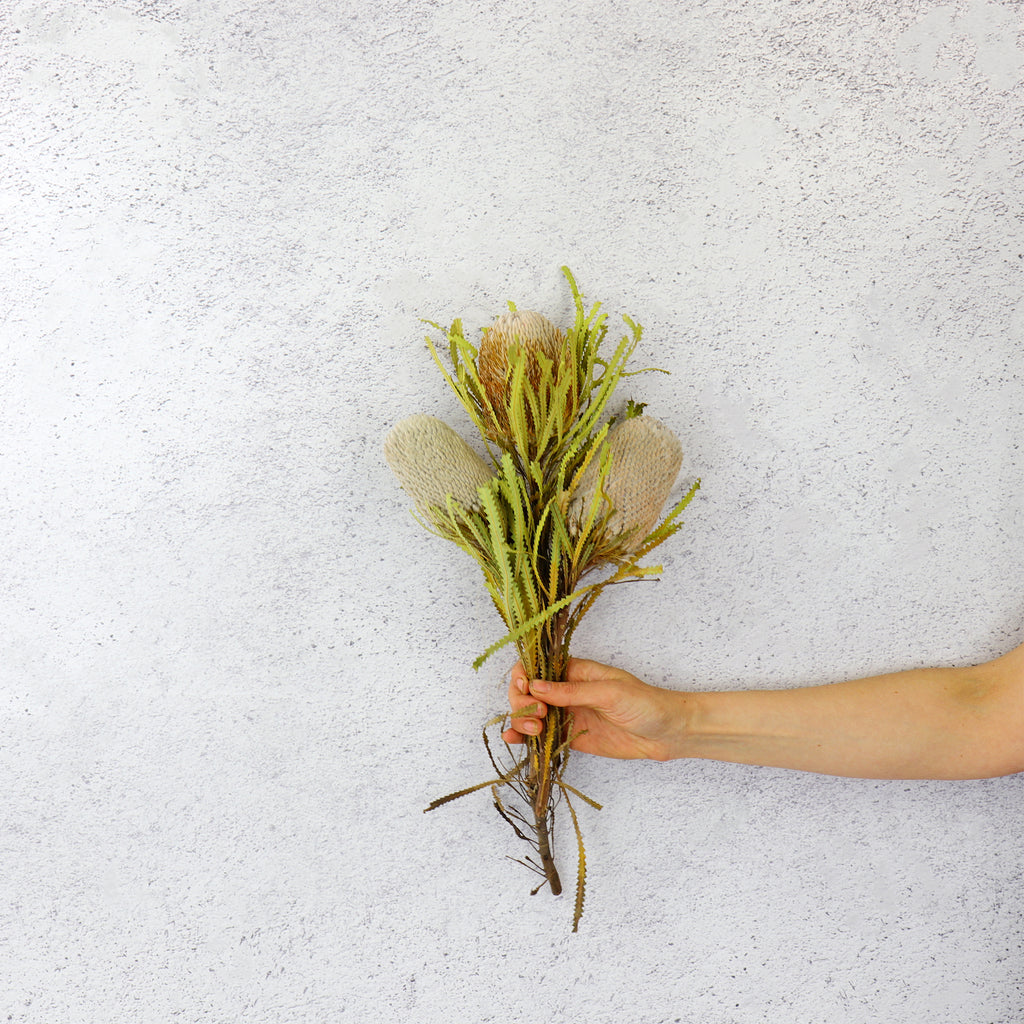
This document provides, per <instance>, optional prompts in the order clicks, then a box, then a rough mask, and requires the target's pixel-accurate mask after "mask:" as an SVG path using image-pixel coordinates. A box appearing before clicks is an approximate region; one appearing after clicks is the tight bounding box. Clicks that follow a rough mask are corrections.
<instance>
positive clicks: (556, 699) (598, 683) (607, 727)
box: [506, 646, 1024, 779]
mask: <svg viewBox="0 0 1024 1024" xmlns="http://www.w3.org/2000/svg"><path fill="white" fill-rule="evenodd" d="M568 675H569V681H568V682H566V683H554V684H547V685H548V688H547V689H544V688H543V684H538V683H537V682H533V683H531V684H530V685H529V687H528V688H526V680H525V678H524V677H523V674H522V668H521V667H520V666H516V669H515V670H514V671H513V677H512V684H511V686H510V688H509V699H510V703H511V705H512V709H513V711H516V710H519V709H522V708H523V707H526V706H528V705H529V704H534V703H538V702H539V704H538V712H537V713H536V714H534V715H530V716H524V717H522V718H516V719H515V727H514V728H513V729H510V730H508V732H507V733H506V738H507V739H508V740H509V741H510V742H521V740H522V737H523V735H524V734H526V733H530V732H537V731H538V730H539V726H540V722H539V718H540V717H541V716H542V715H543V714H544V713H546V710H547V705H548V704H552V705H558V706H560V707H568V708H571V709H572V711H573V714H574V716H575V722H576V728H577V729H586V730H587V731H586V733H585V734H584V735H582V736H580V737H579V738H578V739H577V740H576V742H575V743H574V744H573V745H574V747H576V748H577V749H579V750H583V751H587V752H589V753H595V754H602V755H604V756H606V757H625V758H636V757H642V758H650V759H653V760H659V761H667V760H672V759H674V758H684V757H696V758H709V759H712V760H717V761H732V762H735V763H738V764H759V765H769V766H773V767H778V768H794V769H798V770H801V771H810V772H820V773H822V774H826V775H845V776H852V777H857V778H877V779H972V778H988V777H992V776H997V775H1009V774H1012V773H1014V772H1018V771H1024V646H1022V647H1019V648H1017V649H1016V650H1014V651H1011V652H1010V653H1009V654H1007V655H1004V656H1003V657H1002V658H997V659H996V660H994V661H991V662H987V663H985V664H984V665H979V666H976V667H972V668H938V669H914V670H911V671H906V672H895V673H891V674H889V675H882V676H874V677H872V678H869V679H858V680H853V681H851V682H844V683H833V684H831V685H827V686H810V687H804V688H800V689H793V690H739V691H726V692H716V693H699V692H696V693H695V692H688V693H687V692H679V691H674V690H663V689H660V688H658V687H653V686H648V685H647V684H646V683H643V682H641V681H640V680H639V679H637V678H636V677H635V676H631V675H629V673H626V672H621V671H619V670H618V669H613V668H609V667H608V666H604V665H599V664H598V663H597V662H591V661H580V660H578V659H573V660H572V661H571V662H570V666H569V673H568Z"/></svg>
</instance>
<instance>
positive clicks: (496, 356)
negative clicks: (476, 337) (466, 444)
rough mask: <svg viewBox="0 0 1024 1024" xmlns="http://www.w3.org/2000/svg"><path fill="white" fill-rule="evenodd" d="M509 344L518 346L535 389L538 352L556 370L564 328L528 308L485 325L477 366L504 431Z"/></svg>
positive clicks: (537, 376) (562, 345)
mask: <svg viewBox="0 0 1024 1024" xmlns="http://www.w3.org/2000/svg"><path fill="white" fill-rule="evenodd" d="M512 346H518V347H519V349H520V351H521V352H523V353H524V355H525V358H526V360H527V364H526V376H527V378H528V380H529V381H530V386H531V387H532V388H533V389H534V390H536V389H537V387H538V385H539V383H540V376H541V370H540V362H539V361H538V358H537V357H538V354H539V355H543V356H545V357H546V358H547V359H549V360H551V362H552V363H553V364H554V366H555V368H556V371H557V367H558V365H559V362H560V359H561V355H562V350H563V348H564V346H565V331H563V330H561V329H559V328H558V327H556V326H555V325H554V324H553V323H552V322H551V321H550V320H549V319H548V318H547V317H545V316H542V315H541V314H540V313H532V312H530V311H529V310H522V311H520V310H516V311H515V312H509V313H502V314H501V316H499V317H498V318H497V319H496V320H495V321H494V323H493V324H491V326H490V327H485V328H484V335H483V339H482V340H481V342H480V352H479V354H478V355H477V359H476V369H477V373H478V374H479V376H480V383H481V384H483V386H484V390H485V391H486V392H487V397H488V399H489V400H490V403H491V407H492V408H493V409H494V414H495V416H496V417H497V419H498V425H499V426H500V427H501V428H502V429H503V430H507V429H508V417H507V410H508V399H509V395H508V385H509V371H510V369H511V360H510V358H509V355H510V353H509V350H510V348H512Z"/></svg>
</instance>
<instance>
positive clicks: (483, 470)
mask: <svg viewBox="0 0 1024 1024" xmlns="http://www.w3.org/2000/svg"><path fill="white" fill-rule="evenodd" d="M384 458H385V459H387V463H388V465H389V466H390V467H391V470H392V472H393V473H394V474H395V476H397V477H398V482H399V483H400V484H401V485H402V487H403V488H404V489H405V491H406V492H407V493H408V494H409V495H411V496H412V499H413V500H414V501H415V502H416V507H417V508H418V509H419V510H420V512H422V513H424V514H427V513H428V511H429V509H430V507H431V506H432V505H439V506H440V507H441V508H444V507H445V506H446V505H447V504H448V501H447V497H448V495H449V494H450V495H452V496H453V497H454V498H455V500H456V501H457V502H458V503H459V504H460V505H462V506H464V507H465V508H471V509H479V507H480V498H479V495H478V494H477V488H478V487H480V486H481V485H482V484H486V483H487V482H488V481H489V480H490V479H491V478H492V477H493V476H494V473H493V472H492V471H491V469H490V468H489V467H488V465H487V463H486V462H484V460H483V459H481V458H480V456H479V455H477V453H476V452H475V451H473V449H472V448H470V447H469V445H468V444H466V442H465V441H463V440H462V438H461V437H459V435H458V434H456V433H455V431H454V430H452V428H451V427H449V426H448V424H447V423H444V422H443V421H441V420H439V419H438V418H437V417H436V416H427V415H425V414H423V413H419V414H417V415H416V416H409V417H408V418H407V419H404V420H400V421H399V422H398V423H396V424H395V425H394V427H392V428H391V432H390V433H389V434H388V436H387V438H386V439H385V441H384Z"/></svg>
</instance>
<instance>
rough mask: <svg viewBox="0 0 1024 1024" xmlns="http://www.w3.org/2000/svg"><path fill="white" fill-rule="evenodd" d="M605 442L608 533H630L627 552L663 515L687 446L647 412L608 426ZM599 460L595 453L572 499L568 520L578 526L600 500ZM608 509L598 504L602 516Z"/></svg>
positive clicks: (637, 545) (615, 534)
mask: <svg viewBox="0 0 1024 1024" xmlns="http://www.w3.org/2000/svg"><path fill="white" fill-rule="evenodd" d="M606 443H607V445H608V447H609V449H610V451H611V458H612V462H611V469H610V470H609V473H608V479H607V480H606V481H605V492H606V494H607V496H608V501H609V502H610V503H611V508H612V515H611V518H610V519H609V520H608V525H607V527H606V534H607V536H608V537H609V538H614V537H618V536H621V535H623V534H626V535H627V536H626V537H625V544H626V547H625V549H624V550H625V551H627V552H628V551H635V550H636V549H637V548H638V547H639V546H640V543H641V542H642V541H643V539H644V537H646V536H647V535H648V534H649V533H650V532H651V530H653V529H654V526H655V524H656V523H657V522H658V519H659V517H660V516H661V510H662V508H663V507H664V505H665V501H666V500H667V499H668V495H669V492H670V491H671V490H672V485H673V484H674V483H675V482H676V476H677V475H678V474H679V468H680V466H682V464H683V446H682V444H680V442H679V438H678V437H676V435H675V434H673V433H672V431H671V430H669V428H668V427H666V426H665V424H664V423H659V422H658V421H657V420H655V419H651V418H650V417H649V416H634V417H632V418H630V419H626V420H622V421H621V422H619V423H616V424H615V426H613V427H612V428H611V430H609V431H608V438H607V440H606ZM599 475H600V460H599V458H598V457H596V456H595V458H594V459H593V460H591V462H590V465H588V466H587V468H586V470H584V473H583V477H582V479H581V480H580V483H579V486H578V487H577V488H576V493H575V494H574V496H573V498H572V501H571V502H570V504H569V522H570V523H571V524H573V526H574V528H576V529H579V527H580V525H581V524H582V523H583V522H585V521H586V519H587V517H588V516H589V514H590V509H591V506H592V504H593V502H594V501H595V500H596V499H597V485H598V478H599ZM606 511H607V506H606V507H605V508H601V509H598V512H597V515H598V516H600V515H602V514H603V513H605V512H606Z"/></svg>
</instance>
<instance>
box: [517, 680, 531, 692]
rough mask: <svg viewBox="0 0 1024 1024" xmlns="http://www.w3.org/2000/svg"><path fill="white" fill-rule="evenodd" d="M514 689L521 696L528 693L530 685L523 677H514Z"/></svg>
mask: <svg viewBox="0 0 1024 1024" xmlns="http://www.w3.org/2000/svg"><path fill="white" fill-rule="evenodd" d="M516 689H517V690H518V691H519V692H520V693H522V694H527V693H529V692H530V684H529V683H528V682H527V681H526V677H525V676H517V677H516Z"/></svg>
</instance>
